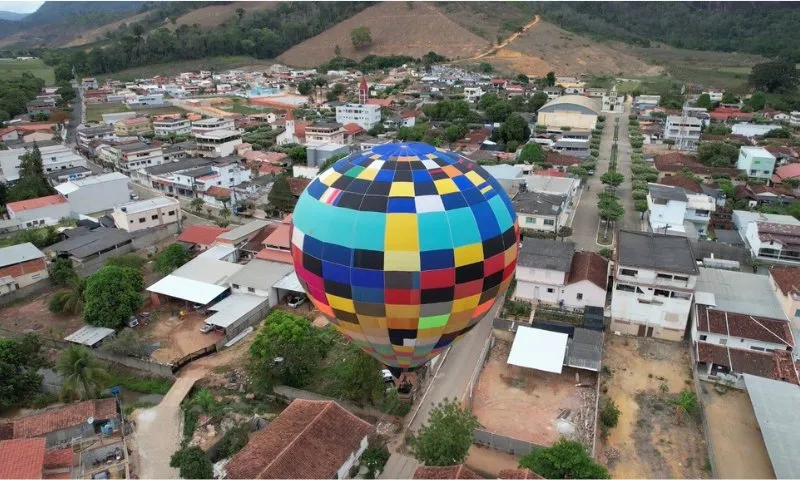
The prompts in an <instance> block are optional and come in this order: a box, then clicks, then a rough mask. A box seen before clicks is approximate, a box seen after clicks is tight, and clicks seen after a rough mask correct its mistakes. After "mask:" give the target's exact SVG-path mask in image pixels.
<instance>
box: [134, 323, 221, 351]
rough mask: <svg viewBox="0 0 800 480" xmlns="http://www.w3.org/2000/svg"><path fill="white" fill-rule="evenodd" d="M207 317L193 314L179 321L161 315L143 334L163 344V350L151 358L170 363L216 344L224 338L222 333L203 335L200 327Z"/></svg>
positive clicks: (160, 349)
mask: <svg viewBox="0 0 800 480" xmlns="http://www.w3.org/2000/svg"><path fill="white" fill-rule="evenodd" d="M206 318H207V317H205V316H204V315H202V314H201V313H199V312H192V313H190V314H188V315H187V316H185V317H184V318H183V320H179V319H178V317H177V316H167V315H161V316H160V318H159V320H158V321H155V322H151V324H150V326H149V327H148V329H147V330H143V331H142V332H141V333H142V334H143V335H146V336H147V337H149V338H151V339H152V340H153V341H156V342H161V348H159V349H158V350H156V351H155V352H153V354H152V355H151V356H150V357H151V358H153V359H154V360H158V361H160V362H165V363H169V362H171V361H173V360H176V359H178V358H181V357H183V356H184V355H186V354H188V353H192V352H195V351H197V350H200V349H201V348H205V347H207V346H209V345H212V344H214V343H216V342H217V341H218V340H219V339H220V338H222V333H221V332H214V331H212V332H209V333H202V332H201V331H200V326H201V325H202V324H203V322H204V321H205V319H206Z"/></svg>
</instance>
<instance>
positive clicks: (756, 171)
mask: <svg viewBox="0 0 800 480" xmlns="http://www.w3.org/2000/svg"><path fill="white" fill-rule="evenodd" d="M757 173H758V170H750V175H755V174H757Z"/></svg>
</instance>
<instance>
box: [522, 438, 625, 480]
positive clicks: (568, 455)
mask: <svg viewBox="0 0 800 480" xmlns="http://www.w3.org/2000/svg"><path fill="white" fill-rule="evenodd" d="M519 466H520V468H527V469H528V470H530V471H532V472H535V473H538V474H539V475H541V476H542V477H544V478H611V475H609V473H608V470H606V468H605V467H603V466H602V465H598V464H597V463H595V462H594V461H593V460H592V459H591V457H589V454H588V453H586V448H585V447H584V446H583V444H582V443H580V442H577V441H574V440H568V439H566V438H564V437H561V438H560V439H559V440H558V441H557V442H556V443H554V444H553V445H551V446H550V447H547V448H542V449H534V450H532V451H531V452H530V453H529V454H527V455H525V456H524V457H522V458H520V460H519Z"/></svg>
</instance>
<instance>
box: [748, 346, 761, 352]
mask: <svg viewBox="0 0 800 480" xmlns="http://www.w3.org/2000/svg"><path fill="white" fill-rule="evenodd" d="M750 350H755V351H757V352H763V351H764V349H763V348H761V347H752V346H751V347H750Z"/></svg>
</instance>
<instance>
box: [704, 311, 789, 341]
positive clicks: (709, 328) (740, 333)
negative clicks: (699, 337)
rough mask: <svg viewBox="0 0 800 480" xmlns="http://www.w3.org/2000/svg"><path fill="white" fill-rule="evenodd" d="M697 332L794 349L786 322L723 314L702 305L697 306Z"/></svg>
mask: <svg viewBox="0 0 800 480" xmlns="http://www.w3.org/2000/svg"><path fill="white" fill-rule="evenodd" d="M697 331H698V332H708V333H716V334H717V335H727V336H731V337H739V338H749V339H751V340H759V341H762V342H769V343H777V344H784V345H787V346H789V347H792V348H794V339H793V337H792V332H791V330H790V328H789V322H787V321H786V320H783V319H781V320H778V319H774V318H767V317H759V316H755V315H743V314H741V313H732V312H724V311H721V310H716V309H712V308H708V307H706V306H704V305H698V306H697Z"/></svg>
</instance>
